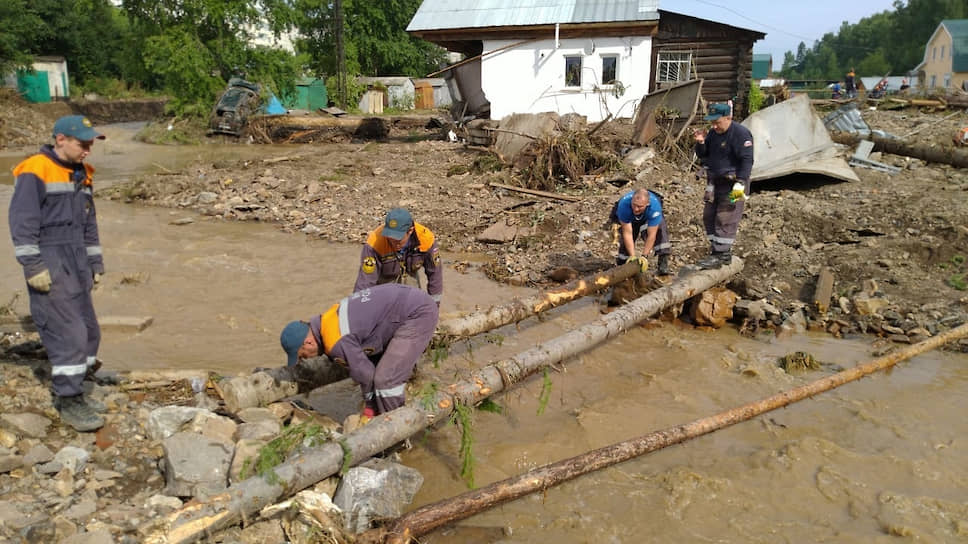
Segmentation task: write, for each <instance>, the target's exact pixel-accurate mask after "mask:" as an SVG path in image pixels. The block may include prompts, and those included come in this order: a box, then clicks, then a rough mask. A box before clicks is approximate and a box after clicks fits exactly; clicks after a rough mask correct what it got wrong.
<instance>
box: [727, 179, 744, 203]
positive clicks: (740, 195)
mask: <svg viewBox="0 0 968 544" xmlns="http://www.w3.org/2000/svg"><path fill="white" fill-rule="evenodd" d="M737 200H746V186H745V185H743V183H742V182H741V181H737V182H736V183H734V184H733V190H732V191H730V192H729V203H730V204H735V203H736V201H737Z"/></svg>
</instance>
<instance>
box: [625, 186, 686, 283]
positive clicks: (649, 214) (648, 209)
mask: <svg viewBox="0 0 968 544" xmlns="http://www.w3.org/2000/svg"><path fill="white" fill-rule="evenodd" d="M609 219H610V220H611V222H612V224H614V225H617V226H618V229H619V240H618V256H616V257H615V264H625V263H626V261H629V260H633V261H637V262H639V263H640V264H641V265H642V267H643V269H644V268H646V267H647V266H648V265H647V262H646V261H645V258H646V256H647V255H648V254H649V253H651V252H652V251H653V250H654V251H655V254H656V255H657V256H658V261H659V263H658V269H657V272H658V273H659V274H660V275H663V276H664V275H667V274H669V254H670V253H671V252H672V244H670V243H669V228H668V227H667V226H666V220H665V215H664V214H663V213H662V197H661V196H659V195H658V194H656V193H653V192H652V191H649V190H647V189H638V190H636V191H629V192H628V193H625V195H623V196H622V198H620V199H618V201H617V202H616V203H615V205H614V206H612V213H611V214H610V215H609ZM643 226H644V227H645V232H642V227H643ZM640 235H641V236H642V238H643V239H644V240H645V246H644V247H643V248H642V255H641V256H636V254H635V241H636V240H637V239H638V238H639V236H640Z"/></svg>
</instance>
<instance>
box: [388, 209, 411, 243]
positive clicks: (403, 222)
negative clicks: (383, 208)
mask: <svg viewBox="0 0 968 544" xmlns="http://www.w3.org/2000/svg"><path fill="white" fill-rule="evenodd" d="M412 226H413V217H411V216H410V212H408V211H407V210H405V209H403V208H393V209H392V210H390V211H389V212H387V220H386V222H385V223H384V224H383V235H384V236H386V237H387V238H393V239H394V240H403V237H404V236H406V235H407V233H408V232H410V227H412Z"/></svg>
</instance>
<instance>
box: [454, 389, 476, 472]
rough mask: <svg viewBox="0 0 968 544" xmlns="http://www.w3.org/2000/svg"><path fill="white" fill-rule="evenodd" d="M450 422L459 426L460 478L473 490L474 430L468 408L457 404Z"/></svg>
mask: <svg viewBox="0 0 968 544" xmlns="http://www.w3.org/2000/svg"><path fill="white" fill-rule="evenodd" d="M450 420H451V422H452V423H454V424H455V425H460V431H461V432H460V477H461V478H463V479H464V482H466V483H467V487H468V488H469V489H474V451H473V449H474V433H473V430H474V429H473V423H472V421H471V410H470V408H468V407H467V406H465V405H463V404H461V403H459V402H458V403H457V404H455V405H454V412H453V413H452V414H451V416H450Z"/></svg>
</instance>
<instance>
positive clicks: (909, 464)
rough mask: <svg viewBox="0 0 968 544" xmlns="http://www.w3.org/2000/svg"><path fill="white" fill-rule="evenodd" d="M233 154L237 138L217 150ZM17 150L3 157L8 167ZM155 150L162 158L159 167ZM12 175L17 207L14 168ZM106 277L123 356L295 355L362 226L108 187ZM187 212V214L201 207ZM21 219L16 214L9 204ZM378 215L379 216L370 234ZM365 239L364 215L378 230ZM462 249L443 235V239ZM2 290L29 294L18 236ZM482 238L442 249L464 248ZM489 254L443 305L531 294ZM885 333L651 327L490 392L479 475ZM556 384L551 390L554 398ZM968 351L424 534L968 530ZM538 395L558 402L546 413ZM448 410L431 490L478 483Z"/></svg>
mask: <svg viewBox="0 0 968 544" xmlns="http://www.w3.org/2000/svg"><path fill="white" fill-rule="evenodd" d="M108 131H109V133H108V135H109V140H108V141H107V142H105V143H103V145H102V143H101V142H99V143H98V144H97V145H96V146H95V149H96V153H95V155H94V156H93V157H92V158H91V159H90V162H92V163H93V164H94V165H95V166H96V167H98V168H99V170H98V177H97V178H96V184H97V185H98V186H104V185H105V184H110V183H112V182H113V181H116V180H120V179H124V178H125V177H126V176H131V175H137V174H138V173H139V172H144V171H156V170H157V169H158V168H164V169H171V170H175V169H179V168H183V167H186V165H188V164H189V163H190V162H191V161H192V160H197V159H204V160H218V159H219V157H220V156H226V157H227V156H232V157H235V158H238V157H239V156H240V154H247V153H251V154H252V157H253V159H256V158H258V157H259V156H260V154H264V153H267V152H277V151H275V150H273V149H272V148H265V147H263V148H258V147H255V146H221V147H209V148H205V149H201V148H197V147H196V148H192V147H184V148H160V147H155V146H148V145H143V144H137V143H134V142H131V141H130V139H129V136H130V134H131V133H132V128H131V127H130V126H117V127H108ZM220 154H224V155H220ZM17 159H18V157H17V156H16V154H9V153H8V154H4V155H3V156H0V166H2V167H3V168H4V169H5V170H9V168H10V167H11V166H12V165H13V164H15V163H16V161H17ZM153 169H154V170H153ZM9 183H10V179H9V177H8V179H6V180H5V184H4V185H0V210H2V212H0V213H2V214H3V216H4V218H5V217H6V213H7V207H8V203H9V198H10V194H11V192H12V186H11V185H10V184H9ZM97 206H98V213H99V216H100V227H101V238H102V246H103V248H104V255H105V266H106V269H107V275H106V276H105V278H104V280H103V282H102V284H101V285H100V286H98V288H97V290H96V292H95V305H96V308H97V311H98V314H99V315H100V316H102V317H103V318H107V317H119V316H130V317H148V316H150V317H152V318H153V323H152V324H151V325H150V326H149V327H148V328H147V329H145V330H144V331H142V332H140V333H135V332H130V331H121V330H114V329H107V330H105V332H104V338H103V341H102V345H101V352H100V355H101V358H102V359H103V360H104V361H105V362H106V364H107V365H109V366H110V367H113V368H117V369H169V368H179V369H199V368H201V369H209V370H215V371H218V372H222V373H227V374H234V373H244V372H248V371H249V370H251V369H252V368H253V367H255V366H269V365H278V364H281V363H282V362H283V357H282V352H281V349H280V348H279V345H278V334H279V330H280V329H281V327H282V326H283V325H284V324H285V323H286V322H287V321H289V320H292V319H299V318H308V317H309V316H310V315H311V314H313V313H318V312H320V311H322V310H323V309H325V308H326V307H328V306H329V305H330V304H332V303H333V302H335V301H336V300H338V299H339V298H341V297H343V296H345V294H347V292H348V291H349V290H350V289H351V288H352V285H353V282H354V279H355V275H356V268H357V260H358V256H359V246H354V245H340V244H332V243H326V242H322V241H319V240H317V239H314V238H312V237H307V236H304V235H302V234H287V233H283V232H281V231H280V230H279V229H278V228H277V227H275V226H273V225H265V224H257V223H237V222H225V221H222V220H218V219H212V218H207V217H202V216H198V215H195V214H192V213H188V212H184V211H179V210H167V209H160V208H145V207H141V206H134V205H126V204H121V203H117V202H111V201H103V200H99V201H98V202H97ZM189 220H190V221H191V222H188V221H189ZM4 222H5V221H4ZM371 228H373V225H361V226H360V232H361V233H364V232H366V231H367V230H369V229H371ZM361 241H362V235H361ZM445 249H446V248H445ZM0 252H3V253H4V254H5V255H6V258H4V259H0V263H2V264H0V270H2V271H3V276H2V279H0V295H2V296H0V298H2V299H3V300H2V302H7V301H9V300H11V299H12V298H13V297H14V295H15V294H16V293H20V297H19V299H17V301H16V302H15V304H14V305H15V307H16V308H17V310H18V311H20V312H22V313H25V312H26V311H27V309H26V308H27V304H26V292H25V287H24V282H23V277H22V274H21V271H20V268H19V266H18V265H17V263H16V261H15V260H14V258H13V248H12V246H11V244H10V240H9V236H4V241H3V242H2V244H0ZM473 259H474V256H467V255H454V254H450V253H447V252H446V251H445V253H444V261H445V263H446V264H453V263H454V262H456V261H458V260H461V261H465V260H470V261H472V262H473ZM530 293H532V291H530V290H528V289H524V288H512V287H508V286H504V285H497V284H494V283H491V282H490V281H488V280H487V279H486V278H484V276H483V275H482V274H480V273H479V272H478V271H477V270H476V268H475V267H473V266H472V267H471V268H470V270H469V271H468V272H467V273H466V274H462V273H459V272H457V271H455V270H453V269H451V268H450V267H448V268H447V270H446V272H445V295H444V300H443V304H442V313H443V314H444V315H445V316H447V315H455V314H457V313H459V312H464V311H470V310H472V309H474V308H475V307H478V306H487V305H490V304H494V303H497V302H500V301H504V300H507V299H510V298H511V297H513V296H519V295H523V294H530ZM598 315H599V304H598V302H597V301H595V300H592V299H586V300H584V301H580V302H577V303H574V304H572V305H570V307H566V308H563V309H559V310H556V311H554V312H552V315H551V316H549V317H548V318H546V319H543V320H541V321H540V322H539V321H538V320H529V321H526V322H524V323H522V324H520V325H519V326H513V327H505V328H503V329H501V330H499V331H496V332H495V333H492V334H490V335H486V337H481V338H478V339H475V340H474V341H473V342H470V343H466V344H459V345H455V346H453V347H452V350H451V355H450V357H448V358H447V359H446V360H445V361H443V362H441V363H440V365H439V367H436V368H435V367H434V366H433V365H432V364H430V363H429V362H428V363H425V364H424V365H423V366H422V367H421V369H420V370H419V373H420V376H419V378H420V380H429V379H434V380H437V381H438V382H440V383H450V382H451V381H453V380H455V379H458V378H460V377H462V376H464V375H466V374H467V373H468V372H469V371H470V370H471V369H473V368H475V367H477V366H480V365H482V364H485V363H487V362H489V361H492V360H495V359H499V358H502V357H507V356H509V355H513V354H515V353H520V352H522V351H525V350H527V349H530V348H532V347H534V346H535V345H536V344H539V343H541V342H545V341H548V340H551V339H553V338H555V337H556V336H559V335H561V334H563V333H565V332H567V331H569V330H572V329H574V328H577V327H579V326H581V325H582V324H584V323H586V322H588V321H589V320H592V319H595V318H596V317H597V316H598ZM874 340H875V339H873V338H870V337H861V338H854V339H844V340H838V339H833V338H831V337H829V336H826V335H810V334H800V335H795V336H793V337H791V338H787V339H784V340H776V339H775V338H772V337H770V336H763V337H759V338H756V339H751V338H745V337H742V336H740V335H738V334H737V333H736V331H735V329H734V328H732V327H727V328H725V329H722V330H719V331H714V332H703V331H697V330H693V329H691V328H687V327H683V326H679V325H675V324H672V323H654V324H650V325H649V326H648V327H636V328H634V329H632V330H630V331H628V332H627V333H626V334H624V335H622V336H620V337H618V338H616V339H614V340H612V341H610V342H609V343H608V344H606V345H602V346H599V347H597V348H595V349H593V350H591V351H589V352H587V353H585V354H584V355H582V356H580V357H578V358H576V359H573V360H568V361H566V362H564V364H562V365H559V366H558V368H557V369H556V370H555V371H552V372H549V373H547V374H546V375H544V376H542V375H538V376H535V377H533V378H532V379H531V380H529V381H528V382H526V383H524V384H522V385H519V386H517V387H514V388H513V389H512V390H511V391H510V392H507V393H504V394H502V395H499V396H497V398H495V401H496V402H497V403H498V405H499V406H500V407H501V409H502V413H492V412H484V411H476V412H475V413H474V414H473V419H472V421H473V426H472V431H471V434H470V437H471V439H472V441H473V445H472V452H473V482H474V484H475V485H476V486H483V485H487V484H489V483H491V482H494V481H498V480H501V479H504V478H508V477H511V476H514V475H516V474H519V473H521V472H524V471H526V470H528V469H531V468H535V467H538V466H541V465H543V464H546V463H550V462H554V461H558V460H562V459H565V458H567V457H571V456H575V455H579V454H581V453H583V452H586V451H589V450H592V449H596V448H600V447H603V446H607V445H610V444H613V443H616V442H620V441H622V440H627V439H630V438H634V437H636V436H640V435H643V434H646V433H648V432H651V431H655V430H659V429H664V428H667V427H671V426H674V425H677V424H681V423H686V422H689V421H692V420H695V419H697V418H701V417H705V416H709V415H712V414H715V413H717V412H720V411H723V410H726V409H729V408H733V407H736V406H739V405H742V404H745V403H748V402H752V401H755V400H758V399H761V398H763V397H766V396H769V395H772V394H774V393H777V392H779V391H782V390H785V389H789V388H792V387H795V386H798V385H802V384H804V383H806V382H808V381H811V380H814V379H818V378H820V377H823V376H825V375H828V374H830V373H832V372H835V371H836V370H837V367H850V366H853V365H855V364H858V363H860V362H865V361H867V360H869V359H870V358H872V355H871V351H872V349H873V346H872V344H873V343H874ZM794 351H806V352H809V353H810V354H812V355H813V356H814V357H815V358H816V359H818V360H819V361H821V362H823V363H825V365H826V366H825V367H824V369H823V370H820V371H812V372H807V373H804V374H793V375H791V374H787V373H786V372H784V371H783V370H781V369H780V368H779V367H778V365H777V359H778V358H779V357H781V356H783V355H786V354H788V353H791V352H794ZM542 398H544V399H546V401H545V402H543V401H542V400H541V399H542ZM966 411H968V356H966V355H964V354H955V353H948V352H943V351H934V352H930V353H927V354H924V355H921V356H918V357H916V358H914V359H912V360H910V361H908V362H903V363H901V364H899V365H898V366H897V367H896V368H894V369H893V370H891V371H890V372H882V373H879V374H875V375H873V376H870V377H868V378H864V379H862V380H860V381H857V382H854V383H851V384H847V385H845V386H843V387H841V388H839V389H836V390H834V391H831V392H828V393H824V394H821V395H818V396H816V397H814V398H812V399H809V400H806V401H802V402H799V403H797V404H794V405H791V406H789V407H787V408H784V409H781V410H778V411H774V412H771V413H768V414H766V415H763V416H759V417H757V418H754V419H753V420H750V421H747V422H744V423H740V424H738V425H735V426H733V427H730V428H727V429H724V430H721V431H718V432H716V433H713V434H710V435H707V436H704V437H701V438H698V439H695V440H692V441H689V442H685V443H683V444H680V445H677V446H672V447H669V448H666V449H664V450H661V451H658V452H655V453H652V454H649V455H645V456H642V457H640V458H638V459H634V460H631V461H628V462H625V463H622V464H619V465H616V466H614V467H611V468H608V469H605V470H602V471H599V472H596V473H593V474H590V475H587V476H584V477H581V478H578V479H576V480H573V481H571V482H568V483H565V484H563V485H561V486H558V487H555V488H551V489H548V490H547V491H545V492H544V493H540V494H535V495H532V496H529V497H525V498H522V499H519V500H517V501H514V502H511V503H508V504H505V505H502V506H499V507H497V508H494V509H492V510H490V511H487V512H484V513H481V514H478V515H476V516H474V517H471V518H469V519H467V520H464V521H462V522H460V523H458V524H457V525H456V526H454V527H450V528H447V529H444V530H440V531H438V532H436V533H434V534H432V535H428V536H427V537H425V538H424V539H422V541H423V542H427V543H431V542H437V543H440V542H461V543H476V542H480V543H483V542H515V543H517V542H522V543H524V542H544V541H551V542H555V543H556V544H566V543H586V542H587V543H638V542H677V543H678V542H717V543H720V542H763V543H777V542H779V543H799V542H851V543H853V542H856V543H862V542H863V543H867V542H883V543H887V542H892V543H893V542H938V543H942V542H968V438H966V437H968V417H965V416H966ZM539 412H540V415H539ZM459 447H460V434H459V431H458V428H457V427H456V426H455V425H452V424H443V425H440V426H439V427H437V428H435V429H434V430H433V431H432V432H428V433H423V434H421V435H418V436H417V437H415V438H414V439H413V440H412V448H411V449H409V450H407V451H404V452H403V453H402V457H403V461H404V463H406V464H407V465H409V466H412V467H414V468H417V469H418V470H420V472H421V473H422V474H423V475H424V478H425V480H424V484H423V487H422V488H421V490H420V492H419V493H418V495H417V497H416V500H415V502H414V505H413V506H414V507H417V506H421V505H424V504H427V503H431V502H434V501H437V500H440V499H443V498H446V497H449V496H453V495H456V494H459V493H461V492H463V491H466V490H467V482H466V481H465V480H464V479H462V478H461V476H460V470H461V460H460V457H459V455H458V449H459Z"/></svg>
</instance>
